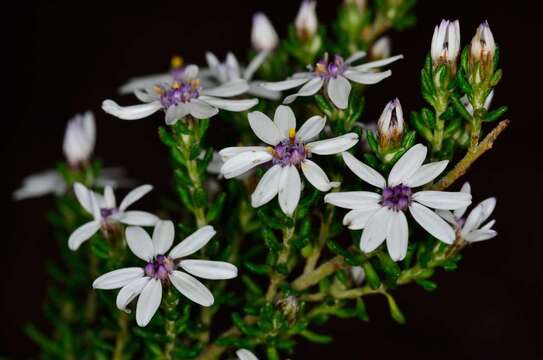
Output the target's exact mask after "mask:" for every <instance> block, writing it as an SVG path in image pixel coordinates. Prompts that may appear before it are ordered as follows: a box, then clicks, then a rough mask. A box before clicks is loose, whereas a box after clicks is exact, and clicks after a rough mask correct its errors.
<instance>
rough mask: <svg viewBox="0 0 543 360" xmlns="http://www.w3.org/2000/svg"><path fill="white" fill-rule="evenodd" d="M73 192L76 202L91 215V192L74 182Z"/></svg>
mask: <svg viewBox="0 0 543 360" xmlns="http://www.w3.org/2000/svg"><path fill="white" fill-rule="evenodd" d="M74 192H75V197H76V198H77V201H79V204H81V206H82V207H83V209H85V210H86V211H87V212H88V213H89V214H92V204H91V192H90V190H89V189H87V187H86V186H85V185H83V184H81V183H78V182H76V183H75V184H74Z"/></svg>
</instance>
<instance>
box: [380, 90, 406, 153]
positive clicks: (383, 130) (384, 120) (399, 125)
mask: <svg viewBox="0 0 543 360" xmlns="http://www.w3.org/2000/svg"><path fill="white" fill-rule="evenodd" d="M403 130H404V119H403V110H402V105H401V104H400V100H398V98H396V99H394V100H391V101H389V102H388V103H387V104H386V106H385V109H384V110H383V112H382V114H381V117H379V120H378V121H377V131H378V133H379V140H380V142H381V146H383V147H386V146H387V145H388V144H389V143H391V142H393V143H397V142H398V141H400V140H401V138H402V135H403Z"/></svg>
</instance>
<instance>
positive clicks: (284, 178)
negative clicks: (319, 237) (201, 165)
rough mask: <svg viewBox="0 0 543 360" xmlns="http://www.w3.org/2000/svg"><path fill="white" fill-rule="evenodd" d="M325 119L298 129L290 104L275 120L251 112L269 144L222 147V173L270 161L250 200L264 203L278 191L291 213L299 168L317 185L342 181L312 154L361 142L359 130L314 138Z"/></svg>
mask: <svg viewBox="0 0 543 360" xmlns="http://www.w3.org/2000/svg"><path fill="white" fill-rule="evenodd" d="M325 123H326V119H325V118H323V117H321V116H313V117H311V118H309V119H308V120H307V121H306V122H305V123H304V124H303V125H302V127H300V129H299V130H298V132H296V118H295V116H294V112H293V111H292V109H291V108H290V107H288V106H284V105H280V106H279V107H277V109H276V110H275V115H274V119H273V121H272V120H271V119H270V118H269V117H268V116H266V115H265V114H263V113H261V112H259V111H254V112H251V113H249V125H250V126H251V129H252V130H253V132H254V133H255V135H256V136H257V137H258V138H259V139H260V140H262V141H263V142H265V143H266V144H268V145H269V146H268V147H264V146H241V147H229V148H226V149H223V150H221V151H220V152H219V154H220V155H221V156H222V157H223V160H224V161H225V163H224V165H223V166H222V168H221V173H222V174H223V175H224V177H225V178H227V179H230V178H233V177H236V176H238V175H241V174H243V173H245V172H246V171H248V170H250V169H252V168H253V167H255V166H258V165H260V164H264V163H270V162H271V165H272V166H271V168H270V169H268V170H267V171H266V173H265V174H264V176H262V179H260V182H259V183H258V185H257V187H256V189H255V191H254V192H253V194H252V196H251V204H252V206H253V207H259V206H262V205H264V204H266V203H268V202H269V201H270V200H272V199H273V198H274V197H275V195H277V194H279V196H278V197H279V205H280V207H281V209H282V210H283V212H284V213H285V214H287V215H292V213H293V212H294V210H295V209H296V206H297V205H298V202H299V200H300V194H301V190H302V183H301V179H300V174H299V172H298V168H300V169H301V170H302V172H303V174H304V176H305V178H306V179H307V180H308V181H309V182H310V183H311V184H312V185H313V186H314V187H315V188H317V189H318V190H320V191H328V190H330V189H331V188H332V187H335V186H338V185H339V184H338V183H336V182H331V181H330V180H329V179H328V176H327V175H326V173H325V172H324V171H323V170H322V169H321V167H320V166H318V165H317V164H316V163H314V162H313V161H311V160H309V158H310V157H311V156H312V155H313V154H316V155H333V154H338V153H340V152H343V151H345V150H348V149H350V148H351V147H352V146H354V145H355V144H356V143H357V142H358V135H357V134H356V133H348V134H345V135H341V136H338V137H335V138H332V139H326V140H320V141H312V140H313V139H315V138H316V137H317V136H318V135H319V133H320V132H321V131H322V130H323V129H324V125H325Z"/></svg>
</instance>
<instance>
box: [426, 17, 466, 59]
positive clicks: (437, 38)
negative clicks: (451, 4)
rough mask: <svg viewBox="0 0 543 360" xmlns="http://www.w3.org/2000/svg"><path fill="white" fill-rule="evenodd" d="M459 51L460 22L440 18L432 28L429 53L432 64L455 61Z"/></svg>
mask: <svg viewBox="0 0 543 360" xmlns="http://www.w3.org/2000/svg"><path fill="white" fill-rule="evenodd" d="M459 53H460V23H459V22H458V20H455V21H449V20H441V23H440V24H439V25H436V27H435V29H434V35H433V36H432V47H431V50H430V55H431V56H432V61H433V63H434V65H439V64H442V63H455V62H456V58H457V57H458V54H459Z"/></svg>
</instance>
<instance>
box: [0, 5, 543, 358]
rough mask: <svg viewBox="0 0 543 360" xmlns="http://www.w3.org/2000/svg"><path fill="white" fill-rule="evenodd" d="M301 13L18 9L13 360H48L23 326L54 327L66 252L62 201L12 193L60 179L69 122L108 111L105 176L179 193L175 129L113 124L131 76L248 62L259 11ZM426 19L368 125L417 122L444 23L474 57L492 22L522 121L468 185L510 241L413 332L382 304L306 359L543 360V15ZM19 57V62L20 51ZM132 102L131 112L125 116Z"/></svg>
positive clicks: (9, 172) (328, 9) (9, 276)
mask: <svg viewBox="0 0 543 360" xmlns="http://www.w3.org/2000/svg"><path fill="white" fill-rule="evenodd" d="M337 3H338V2H337V1H320V3H319V4H318V15H319V18H320V19H321V20H323V21H329V20H330V19H331V18H333V17H334V16H335V7H336V5H337ZM297 8H298V3H297V2H296V1H289V2H286V1H284V2H280V1H273V2H272V1H251V2H249V1H198V2H188V1H161V2H149V1H148V2H145V3H143V4H136V3H134V2H130V3H129V2H117V1H115V2H113V1H110V2H107V3H106V2H103V3H101V2H79V1H72V2H67V1H66V2H60V1H43V2H20V3H19V4H17V5H16V6H15V12H13V10H9V11H4V15H5V16H6V17H9V18H10V19H9V20H11V21H10V22H4V23H3V25H4V26H6V25H7V26H6V29H5V30H4V31H3V34H4V37H5V38H6V39H5V41H4V44H3V50H2V56H3V58H4V59H7V60H9V61H10V62H12V63H13V64H10V65H9V66H6V67H4V68H3V72H4V78H6V77H7V78H8V79H9V80H12V81H13V85H9V86H8V85H7V84H5V86H4V90H7V92H8V93H9V97H4V98H3V100H2V103H3V109H4V112H3V115H2V116H3V118H2V119H1V121H0V123H2V126H3V128H2V141H1V142H0V148H1V153H2V178H3V180H4V182H5V184H4V185H3V187H2V204H3V206H6V208H7V211H6V214H5V215H4V216H3V220H2V221H3V222H4V221H5V223H3V224H2V239H1V240H0V246H1V247H0V249H2V253H1V254H2V265H1V267H0V268H1V274H2V275H1V286H2V292H1V297H0V319H1V320H2V326H0V356H1V355H5V356H7V357H8V358H28V357H32V356H33V355H34V356H35V354H36V352H37V348H36V347H35V346H34V345H33V344H32V343H31V342H30V341H29V340H28V339H27V338H26V337H25V336H24V335H23V333H22V330H21V327H22V325H23V324H25V323H28V322H34V323H37V324H38V325H41V326H45V323H44V319H43V318H42V316H41V303H42V300H43V297H44V294H45V289H46V286H47V284H46V278H47V277H46V274H45V272H44V259H45V258H48V257H54V256H55V247H54V241H53V240H52V234H51V232H50V229H49V227H48V224H47V222H46V220H45V216H44V214H45V211H46V210H47V209H48V208H50V207H51V206H52V205H53V202H52V198H41V199H36V200H28V201H24V202H20V203H13V202H12V201H11V192H12V191H13V190H14V189H15V188H16V187H17V186H18V185H19V183H20V180H21V179H22V178H23V177H24V176H25V175H27V174H29V173H33V172H36V171H39V170H44V169H48V168H51V167H52V166H54V164H55V163H56V161H58V160H60V159H61V157H62V153H61V141H62V136H63V131H64V126H65V122H66V120H67V119H68V118H69V117H71V116H72V115H73V114H74V113H77V112H80V111H83V110H85V109H91V110H94V111H95V113H96V115H97V122H98V144H97V149H96V154H97V155H98V157H100V158H102V159H104V160H105V163H106V164H107V165H123V166H125V167H126V168H127V169H128V171H129V173H130V174H131V175H133V176H134V177H136V178H137V179H139V180H141V181H142V182H150V183H153V184H155V185H156V187H157V188H158V189H159V191H161V190H162V191H166V190H167V189H168V184H169V183H168V179H169V175H170V171H169V167H168V163H167V160H166V159H167V154H166V152H165V150H164V148H163V147H162V145H161V144H160V143H159V141H158V139H157V135H156V127H157V125H158V124H159V121H161V120H162V119H161V117H160V116H159V115H156V116H155V117H154V120H151V119H148V120H145V121H137V122H123V121H120V120H117V119H115V118H112V117H111V116H108V115H106V114H104V113H102V112H101V110H100V107H99V105H100V103H101V101H102V100H103V99H104V98H106V97H111V96H113V97H114V96H115V93H116V89H117V87H118V86H119V85H120V84H122V83H123V82H124V81H125V80H126V79H128V78H129V77H132V76H137V75H144V74H148V73H154V72H156V71H159V70H160V69H164V68H166V67H167V66H168V61H169V58H170V56H171V55H173V54H182V55H183V56H184V57H185V58H186V59H187V60H188V61H189V62H194V63H203V60H204V57H203V54H204V52H205V51H206V50H212V51H214V52H215V53H218V54H219V55H221V57H222V56H223V55H224V54H225V53H226V51H228V50H230V49H231V50H233V51H235V53H236V54H238V55H239V56H240V57H243V56H244V55H245V50H246V48H247V47H248V46H249V33H250V32H249V31H250V23H251V15H252V13H253V12H254V11H256V10H263V11H264V12H266V13H267V14H268V15H269V17H270V18H271V19H272V21H273V22H274V24H275V25H276V28H277V29H278V31H279V32H280V33H281V34H284V33H285V30H286V25H287V24H288V23H289V22H290V21H291V20H292V19H293V18H294V16H295V14H296V11H297ZM5 10H6V9H5ZM416 10H417V11H416V12H417V15H418V23H417V25H416V26H415V27H414V28H411V29H409V30H407V31H405V32H403V33H394V34H392V39H393V51H394V53H403V54H404V55H405V56H406V58H405V59H404V60H403V61H401V62H399V63H397V64H395V65H394V66H393V67H392V69H393V76H392V78H390V79H388V80H386V81H384V82H383V83H381V84H379V85H376V86H374V87H372V89H371V92H370V93H371V94H370V97H369V99H368V104H369V105H368V107H367V111H366V113H365V115H364V116H365V121H370V120H375V119H376V117H377V116H378V115H379V113H380V111H381V109H382V107H383V106H384V104H385V102H386V101H388V100H389V99H391V98H392V97H394V96H398V97H399V98H400V100H401V102H402V105H403V107H404V111H405V112H407V111H408V110H410V109H418V108H420V107H421V106H422V105H423V102H422V99H421V97H420V96H419V90H418V85H417V84H418V77H419V70H420V67H421V65H422V62H423V58H424V56H425V54H426V52H427V51H428V49H429V46H430V39H431V36H432V31H433V27H434V26H435V24H437V23H438V22H439V21H440V20H441V18H451V19H456V18H458V19H460V22H461V33H462V39H463V44H465V43H466V42H467V41H469V39H471V37H472V36H473V33H474V31H475V28H476V26H477V25H478V23H479V22H481V21H482V20H485V19H488V21H489V22H490V25H491V27H492V31H493V33H494V36H495V38H496V40H497V42H499V44H500V45H501V49H502V66H503V69H504V74H505V75H504V78H503V81H502V83H501V84H500V85H499V87H498V89H497V93H496V96H495V102H494V104H495V105H496V106H497V105H503V104H506V105H508V106H510V110H509V113H508V117H509V118H510V119H511V120H512V125H511V127H510V128H509V129H508V130H507V131H506V132H505V133H504V134H503V136H502V137H500V139H499V140H498V142H497V144H496V147H495V148H494V150H493V151H492V152H490V153H488V154H487V155H485V156H484V157H483V158H481V159H480V160H479V161H478V162H477V163H476V165H475V166H474V167H473V169H472V171H471V172H470V174H469V176H468V179H469V181H470V182H471V183H472V189H473V190H474V193H475V199H474V201H480V200H482V199H484V198H486V197H488V196H492V195H495V196H497V197H498V206H497V209H496V212H495V217H496V218H497V220H498V222H497V230H498V232H499V236H498V237H497V238H495V239H493V240H491V241H488V242H485V243H480V244H478V245H477V246H473V247H472V248H470V249H467V251H465V259H464V260H463V261H462V263H461V266H460V269H459V270H458V271H457V272H455V273H441V272H440V273H438V275H437V277H436V278H437V280H438V282H439V284H440V286H439V288H438V290H437V291H435V292H434V293H432V294H429V293H426V292H425V291H424V290H422V289H421V288H420V287H417V286H415V285H413V286H407V287H405V288H402V289H400V290H398V291H397V292H396V294H397V296H398V298H397V300H398V302H399V304H400V306H401V308H402V309H403V310H404V313H405V314H406V316H407V319H408V323H407V324H406V325H405V326H399V325H397V324H395V323H394V322H393V321H392V320H390V318H389V316H388V311H387V309H386V305H385V302H384V300H383V299H382V298H375V299H370V300H369V301H368V307H369V311H370V316H371V322H370V323H362V322H358V321H332V322H331V324H330V326H329V327H328V329H331V331H332V332H333V334H334V335H335V338H336V340H335V342H334V343H333V345H330V346H319V345H309V344H301V345H300V346H299V347H298V349H297V352H296V354H295V356H293V358H294V359H310V358H311V359H329V358H331V357H334V356H337V357H338V358H342V359H358V358H369V357H370V356H379V357H380V358H392V357H395V358H400V357H401V358H411V357H412V356H413V357H417V358H419V359H430V358H436V357H439V358H441V359H498V358H499V359H502V358H510V357H511V356H518V357H520V358H524V359H535V358H541V357H542V356H543V349H542V347H543V346H542V344H541V320H543V319H542V316H541V311H542V306H543V296H542V281H541V277H542V276H543V271H542V269H541V266H540V257H541V254H542V253H543V241H542V240H543V239H541V236H540V235H539V236H536V231H538V230H539V229H540V228H539V226H540V223H539V222H538V220H539V219H540V218H541V216H540V211H541V210H540V204H541V202H540V192H541V190H540V189H541V185H540V184H541V183H542V180H543V179H542V170H541V166H540V164H541V160H540V155H541V153H540V150H539V148H540V146H539V143H540V142H541V140H540V137H541V131H542V125H541V121H542V119H541V115H542V114H541V110H540V108H541V100H538V99H539V98H540V95H539V92H540V90H539V89H538V86H539V84H540V79H539V77H540V76H539V75H540V74H539V73H540V68H541V65H540V64H541V60H540V57H539V46H541V41H540V40H539V39H538V37H539V36H540V35H541V33H540V31H536V25H537V21H536V20H535V18H536V16H537V14H538V11H537V10H536V9H530V8H528V6H527V4H526V3H523V2H521V1H515V2H497V1H492V0H485V1H473V0H472V1H469V0H461V1H459V0H457V1H446V2H445V1H439V2H437V1H420V3H419V4H418V5H417V9H416ZM530 13H532V14H533V15H534V19H533V20H532V19H529V14H530ZM13 20H15V22H14V24H12V21H13ZM6 46H7V49H6ZM12 46H13V48H14V49H15V50H14V51H11V50H9V48H10V47H12ZM13 69H15V70H13ZM9 80H8V81H9ZM11 97H13V99H11ZM130 101H131V99H128V98H124V99H121V102H122V103H125V104H126V103H129V102H130ZM220 121H221V120H220V118H217V119H213V121H212V123H213V124H212V127H213V129H215V131H220V129H221V127H223V126H228V125H227V124H221V123H220ZM215 122H217V123H215ZM458 185H459V184H458ZM458 185H457V186H458ZM159 191H156V192H159ZM151 201H152V199H151Z"/></svg>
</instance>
